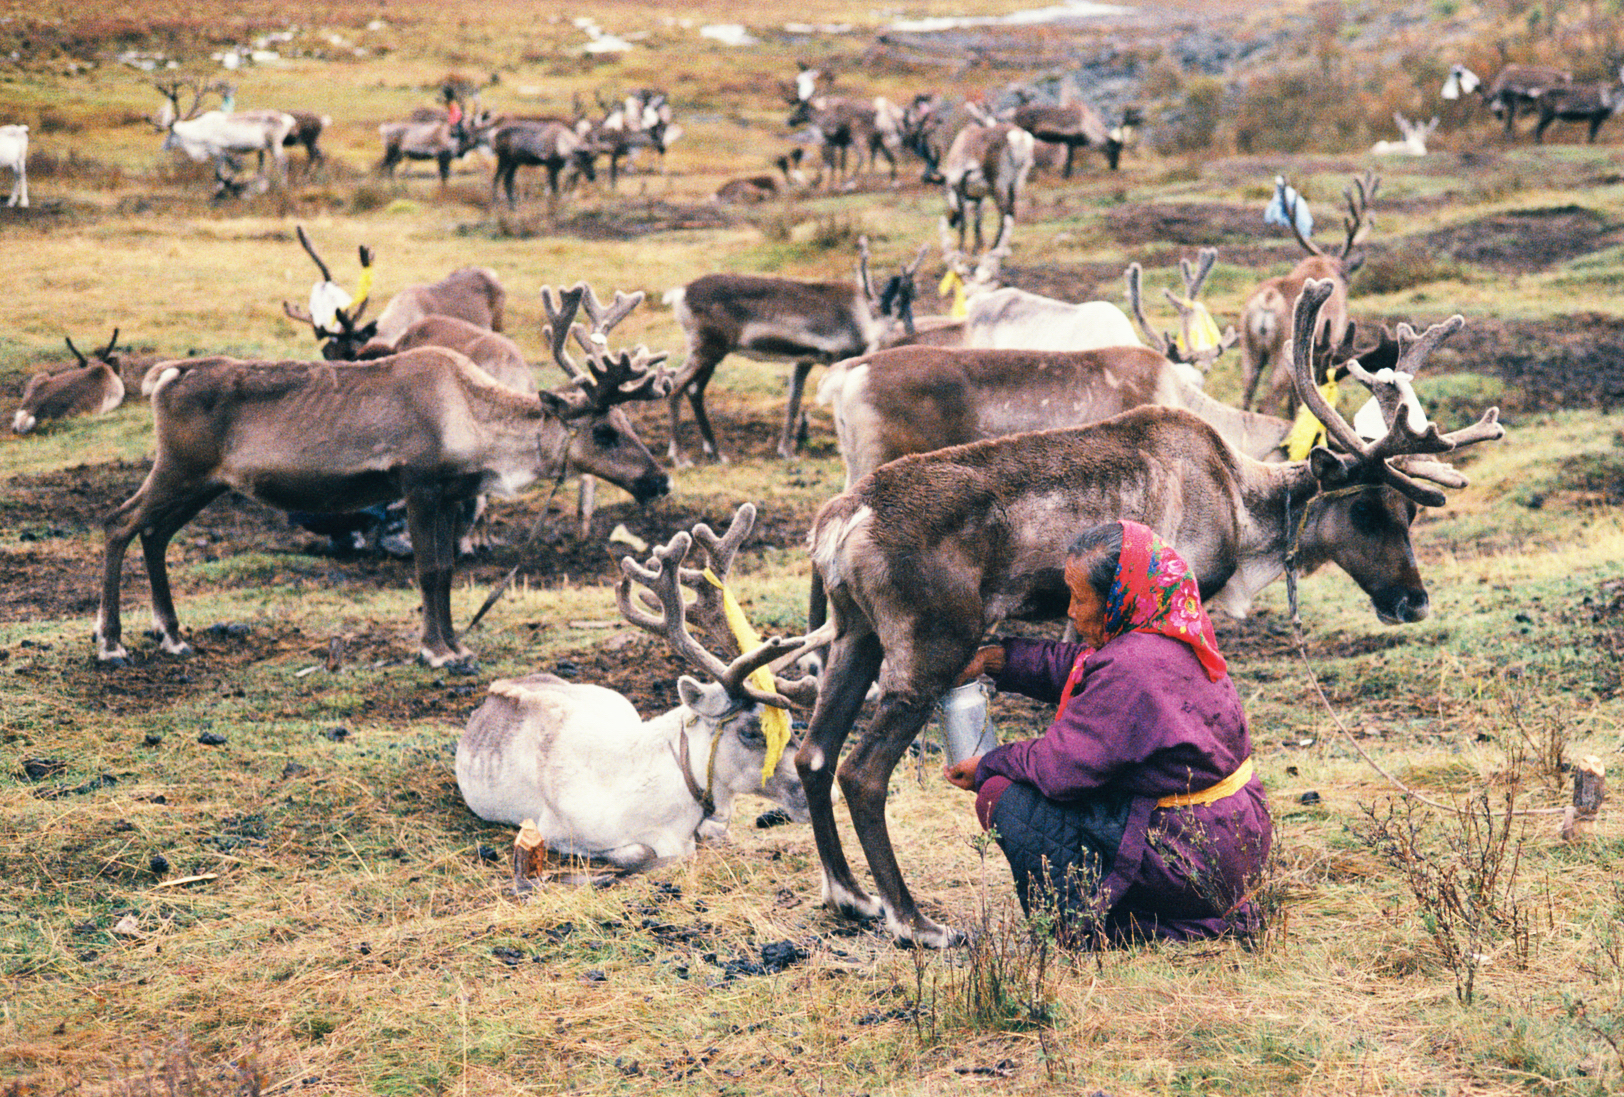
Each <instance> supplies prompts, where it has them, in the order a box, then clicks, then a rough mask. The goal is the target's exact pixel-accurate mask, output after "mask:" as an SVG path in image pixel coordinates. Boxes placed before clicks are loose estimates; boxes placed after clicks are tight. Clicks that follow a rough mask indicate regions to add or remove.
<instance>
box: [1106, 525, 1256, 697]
mask: <svg viewBox="0 0 1624 1097" xmlns="http://www.w3.org/2000/svg"><path fill="white" fill-rule="evenodd" d="M1120 524H1121V526H1122V555H1121V556H1120V557H1119V558H1118V560H1117V573H1116V579H1115V580H1114V581H1113V582H1112V583H1111V593H1110V594H1109V595H1107V597H1106V599H1105V631H1106V634H1107V639H1108V642H1109V640H1114V639H1116V638H1117V637H1118V636H1121V635H1122V634H1123V633H1125V632H1154V633H1158V634H1160V635H1162V636H1166V637H1168V638H1169V639H1172V640H1178V641H1180V642H1182V643H1186V644H1189V645H1190V647H1191V649H1193V650H1194V651H1195V657H1196V658H1197V659H1199V660H1201V666H1202V667H1203V668H1204V669H1205V670H1206V672H1207V677H1208V678H1210V679H1211V680H1212V681H1214V682H1216V681H1217V680H1218V679H1220V678H1222V677H1223V676H1224V675H1225V674H1227V673H1228V671H1229V666H1228V664H1227V663H1225V662H1224V657H1223V656H1222V655H1220V654H1218V637H1217V636H1216V635H1215V634H1214V633H1213V631H1212V620H1211V619H1210V618H1209V617H1208V616H1207V611H1206V610H1205V609H1203V608H1202V606H1201V592H1200V591H1199V590H1198V589H1197V588H1196V583H1195V577H1194V576H1193V575H1191V574H1190V565H1188V564H1186V563H1185V562H1184V557H1182V556H1180V555H1179V554H1178V553H1177V552H1176V551H1174V549H1173V546H1172V545H1169V544H1168V543H1167V542H1166V541H1163V540H1162V539H1161V538H1160V537H1158V536H1157V535H1156V533H1155V531H1154V530H1152V529H1151V528H1150V527H1149V526H1145V525H1141V524H1140V523H1138V522H1130V521H1126V520H1124V521H1123V522H1121V523H1120Z"/></svg>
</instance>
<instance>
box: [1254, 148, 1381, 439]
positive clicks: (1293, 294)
mask: <svg viewBox="0 0 1624 1097" xmlns="http://www.w3.org/2000/svg"><path fill="white" fill-rule="evenodd" d="M1380 184H1381V180H1380V178H1379V177H1378V176H1377V175H1376V174H1375V172H1370V171H1367V172H1365V174H1364V176H1363V178H1355V179H1354V181H1353V186H1352V187H1350V188H1344V189H1343V191H1342V196H1343V198H1344V199H1345V200H1346V201H1347V204H1348V215H1347V216H1346V217H1344V218H1343V219H1342V227H1343V230H1344V231H1345V233H1346V235H1345V236H1344V238H1343V241H1342V246H1341V248H1340V249H1339V250H1338V251H1337V252H1336V254H1334V255H1332V254H1327V253H1326V252H1325V250H1324V249H1323V248H1321V247H1320V246H1319V245H1318V244H1315V243H1314V242H1313V241H1312V240H1310V239H1309V238H1308V237H1307V235H1306V234H1304V233H1302V232H1299V231H1298V229H1297V223H1296V216H1295V213H1294V212H1293V211H1290V210H1288V211H1287V213H1288V216H1287V218H1286V220H1287V223H1288V224H1289V225H1290V227H1291V232H1292V235H1293V236H1295V237H1296V238H1297V242H1298V243H1299V244H1301V245H1302V246H1303V249H1304V250H1305V251H1307V252H1308V253H1309V257H1308V258H1307V259H1304V260H1303V261H1302V262H1300V263H1298V264H1297V265H1296V266H1295V267H1293V268H1292V270H1291V273H1289V274H1283V275H1280V276H1279V277H1276V278H1270V279H1268V280H1267V281H1265V282H1264V283H1262V284H1261V285H1260V286H1258V288H1257V289H1255V290H1253V291H1252V294H1251V296H1250V297H1248V298H1247V299H1246V304H1245V305H1244V306H1243V307H1242V309H1241V372H1242V375H1243V386H1244V391H1243V394H1242V396H1241V407H1242V408H1244V409H1246V410H1248V411H1250V410H1251V409H1252V400H1253V397H1255V396H1256V395H1257V387H1258V382H1259V381H1260V380H1261V379H1262V378H1263V375H1264V373H1265V371H1270V372H1271V373H1272V376H1271V379H1270V382H1269V391H1268V393H1267V395H1266V397H1265V398H1264V400H1262V401H1260V410H1261V409H1262V408H1263V407H1264V406H1267V407H1270V408H1280V409H1281V410H1282V411H1284V413H1285V414H1286V415H1287V416H1288V417H1289V416H1290V415H1292V414H1293V413H1294V412H1295V411H1296V406H1297V405H1296V400H1295V399H1294V388H1293V378H1292V367H1291V360H1290V359H1289V358H1288V357H1287V355H1286V352H1285V346H1286V336H1287V334H1288V331H1289V325H1290V323H1291V303H1292V302H1293V301H1295V300H1296V299H1297V296H1298V294H1300V293H1302V290H1303V285H1304V284H1305V283H1306V282H1307V281H1308V280H1309V279H1312V278H1318V279H1329V280H1330V281H1331V283H1332V285H1333V287H1334V289H1333V292H1332V293H1331V297H1330V300H1329V303H1328V304H1327V305H1326V306H1325V309H1324V311H1323V312H1322V313H1321V314H1320V322H1321V323H1322V324H1323V325H1324V327H1323V328H1322V329H1321V331H1320V333H1319V334H1320V336H1321V338H1322V340H1323V341H1324V342H1326V343H1330V344H1336V343H1340V342H1341V341H1342V336H1343V335H1344V333H1345V332H1346V331H1347V328H1348V279H1349V278H1351V277H1353V273H1354V272H1355V271H1356V270H1358V269H1359V267H1360V266H1361V265H1362V264H1363V263H1364V261H1365V256H1364V253H1363V252H1362V251H1356V250H1355V248H1356V247H1357V245H1358V244H1360V243H1361V242H1362V241H1363V240H1364V239H1365V237H1366V236H1368V235H1369V234H1370V230H1371V228H1372V226H1373V224H1374V223H1373V222H1372V220H1371V218H1370V203H1371V201H1372V200H1374V199H1375V197H1376V188H1377V187H1378V186H1380Z"/></svg>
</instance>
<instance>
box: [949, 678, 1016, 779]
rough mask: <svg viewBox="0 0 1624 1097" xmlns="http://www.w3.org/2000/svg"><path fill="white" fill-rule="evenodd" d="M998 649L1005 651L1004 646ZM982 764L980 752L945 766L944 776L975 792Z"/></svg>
mask: <svg viewBox="0 0 1624 1097" xmlns="http://www.w3.org/2000/svg"><path fill="white" fill-rule="evenodd" d="M982 650H983V651H986V650H988V649H986V648H983V649H982ZM998 650H999V651H1000V652H1002V651H1003V649H1002V648H999V649H998ZM980 764H981V755H979V754H978V755H976V756H975V757H974V758H966V759H964V761H962V762H954V763H953V764H952V765H950V766H943V767H942V776H943V777H946V778H947V783H948V784H950V785H953V786H954V787H955V788H962V789H964V791H966V792H974V791H975V787H976V767H977V766H979V765H980Z"/></svg>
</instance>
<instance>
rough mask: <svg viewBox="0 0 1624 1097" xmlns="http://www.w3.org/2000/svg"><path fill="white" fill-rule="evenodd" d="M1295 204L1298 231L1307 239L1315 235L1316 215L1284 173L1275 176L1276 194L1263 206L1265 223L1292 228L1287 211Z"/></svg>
mask: <svg viewBox="0 0 1624 1097" xmlns="http://www.w3.org/2000/svg"><path fill="white" fill-rule="evenodd" d="M1294 204H1295V208H1296V213H1297V231H1298V232H1300V233H1302V235H1303V239H1305V240H1306V239H1307V238H1308V237H1310V236H1312V235H1314V215H1313V214H1312V213H1310V212H1309V211H1308V203H1307V202H1304V201H1303V198H1302V195H1300V194H1298V193H1297V188H1295V187H1293V186H1291V185H1290V184H1288V183H1287V182H1286V177H1285V176H1284V175H1276V176H1275V177H1274V195H1273V196H1272V197H1271V198H1270V199H1269V204H1268V205H1267V206H1265V207H1263V223H1264V224H1265V225H1279V226H1280V227H1281V228H1290V227H1291V221H1290V220H1289V219H1288V217H1287V213H1286V211H1287V210H1289V209H1292V208H1293V205H1294Z"/></svg>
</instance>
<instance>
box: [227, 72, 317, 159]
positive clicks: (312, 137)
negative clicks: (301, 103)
mask: <svg viewBox="0 0 1624 1097" xmlns="http://www.w3.org/2000/svg"><path fill="white" fill-rule="evenodd" d="M210 90H213V91H217V92H219V93H220V109H221V110H223V111H225V112H226V113H227V114H231V113H234V112H235V111H236V109H237V106H236V103H237V98H236V97H237V87H236V85H235V84H230V83H225V82H220V83H217V84H212V85H210ZM243 113H245V114H246V113H254V112H247V111H245V112H243ZM281 113H283V114H287V115H289V116H290V117H291V118H292V119H293V123H294V125H293V129H291V130H289V131H288V135H287V136H286V137H284V138H283V139H282V147H283V148H289V149H291V148H293V147H294V146H302V147H303V148H304V150H305V170H306V171H307V172H308V171H311V170H314V168H315V166H316V164H317V163H318V162H320V161H322V160H325V159H326V157H325V156H324V155H323V154H322V151H321V146H320V145H319V144H318V142H319V141H320V140H321V134H322V131H323V130H325V129H326V128H327V127H328V126H330V125H332V124H333V120H332V119H331V118H329V117H328V116H327V115H325V114H317V113H315V112H314V111H308V110H290V111H283V112H281Z"/></svg>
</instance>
